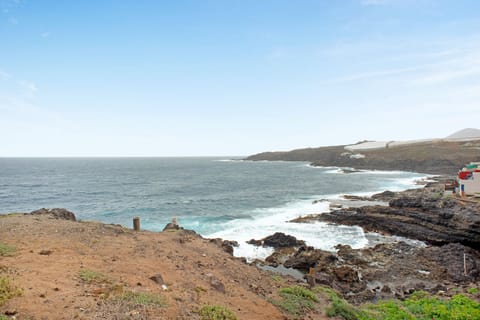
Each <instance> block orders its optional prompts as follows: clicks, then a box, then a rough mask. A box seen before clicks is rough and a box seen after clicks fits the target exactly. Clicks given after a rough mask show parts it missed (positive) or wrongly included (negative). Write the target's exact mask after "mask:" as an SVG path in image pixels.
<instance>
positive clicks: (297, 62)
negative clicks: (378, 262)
mask: <svg viewBox="0 0 480 320" xmlns="http://www.w3.org/2000/svg"><path fill="white" fill-rule="evenodd" d="M0 5H1V7H0V10H1V12H0V156H205V155H248V154H253V153H257V152H261V151H267V150H289V149H293V148H300V147H315V146H322V145H334V144H349V143H354V142H356V141H359V140H364V139H372V140H406V139H420V138H433V137H443V136H446V135H448V134H450V133H452V132H454V131H456V130H459V129H462V128H465V127H474V128H478V127H480V125H479V122H480V116H479V113H478V112H479V111H478V110H480V103H479V101H480V1H476V0H471V1H468V0H460V1H453V0H452V1H441V0H345V1H320V0H317V1H315V0H298V1H283V0H271V1H269V0H251V1H249V0H242V1H234V0H224V1H206V0H205V1H201V0H192V1H181V0H179V1H129V0H125V1H103V0H99V1H29V0H0Z"/></svg>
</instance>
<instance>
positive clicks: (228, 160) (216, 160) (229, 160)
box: [212, 159, 246, 162]
mask: <svg viewBox="0 0 480 320" xmlns="http://www.w3.org/2000/svg"><path fill="white" fill-rule="evenodd" d="M212 161H213V162H245V161H246V160H243V159H215V160H212Z"/></svg>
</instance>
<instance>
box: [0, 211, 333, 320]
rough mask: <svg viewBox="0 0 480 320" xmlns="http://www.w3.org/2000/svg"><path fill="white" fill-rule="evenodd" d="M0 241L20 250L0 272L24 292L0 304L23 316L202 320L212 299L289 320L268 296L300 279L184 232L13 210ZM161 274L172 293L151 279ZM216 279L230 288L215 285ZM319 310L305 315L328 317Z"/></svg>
mask: <svg viewBox="0 0 480 320" xmlns="http://www.w3.org/2000/svg"><path fill="white" fill-rule="evenodd" d="M0 242H2V243H6V244H9V245H12V246H15V247H16V249H17V250H16V253H15V255H14V256H12V257H2V256H0V275H7V276H8V277H10V278H11V279H13V282H14V284H15V285H16V286H18V287H20V288H22V289H23V295H22V296H20V297H16V298H13V299H10V300H9V301H8V302H7V303H6V304H5V305H4V306H0V314H4V313H5V312H10V313H14V314H15V317H16V319H200V317H199V315H198V310H199V309H200V308H201V307H202V306H203V305H205V304H210V305H221V306H225V307H227V308H229V309H230V310H231V311H233V312H234V313H235V314H236V315H237V317H238V318H239V319H249V320H255V319H285V318H286V316H285V315H284V314H282V312H281V311H279V309H277V308H276V307H275V306H274V305H272V304H270V303H269V302H268V299H272V298H273V299H275V298H278V297H277V290H278V289H279V288H280V287H283V286H287V285H291V284H293V283H294V280H293V279H288V278H282V279H280V280H279V278H278V277H272V274H271V273H267V272H264V271H261V270H259V269H257V268H256V267H255V266H251V265H248V264H245V263H243V262H242V261H241V260H240V259H238V258H234V257H232V256H230V255H229V254H228V253H226V252H224V251H223V250H222V249H221V248H220V247H219V246H217V245H215V244H214V243H211V242H209V240H207V239H202V238H199V237H196V236H195V235H192V234H189V233H185V232H183V231H168V232H167V231H166V232H162V233H154V232H147V231H141V232H134V231H131V230H128V229H125V228H122V227H120V226H114V225H105V224H101V223H95V222H74V221H67V220H57V219H54V218H53V217H52V216H49V215H39V216H31V215H26V216H24V215H9V216H0ZM42 250H50V251H51V253H50V254H45V253H48V252H43V253H44V254H40V252H41V251H42ZM82 270H92V271H96V272H99V273H101V274H103V275H105V276H107V277H108V278H109V279H110V281H106V282H92V283H87V282H85V281H83V280H82V279H81V278H80V272H81V271H82ZM156 274H161V275H162V277H163V279H164V281H165V283H166V285H167V286H168V289H167V290H163V289H162V288H161V286H160V285H158V284H157V283H155V282H154V281H152V280H150V279H149V278H150V277H151V276H153V275H156ZM212 277H213V278H215V279H217V280H218V281H220V282H221V283H222V284H223V285H224V287H225V292H221V291H219V290H217V289H215V288H214V287H213V286H212V283H211V282H212V281H211V279H212ZM125 292H148V293H153V294H157V295H160V296H162V297H164V298H165V301H166V304H167V306H162V307H160V306H145V305H141V304H140V305H139V304H137V305H131V304H127V303H125V302H124V301H123V300H119V299H118V298H116V297H120V296H121V294H122V293H125ZM319 313H320V314H311V315H309V316H308V317H305V318H307V319H324V316H323V315H322V314H321V313H323V312H319Z"/></svg>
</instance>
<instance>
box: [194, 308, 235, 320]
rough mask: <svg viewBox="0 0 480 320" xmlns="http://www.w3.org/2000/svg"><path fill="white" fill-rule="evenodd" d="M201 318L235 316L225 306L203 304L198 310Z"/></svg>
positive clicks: (217, 319)
mask: <svg viewBox="0 0 480 320" xmlns="http://www.w3.org/2000/svg"><path fill="white" fill-rule="evenodd" d="M198 314H199V315H200V318H201V319H202V320H237V319H238V318H237V316H236V315H235V314H234V313H233V312H232V311H230V309H228V308H227V307H223V306H211V305H204V306H203V307H202V308H201V309H200V311H199V312H198Z"/></svg>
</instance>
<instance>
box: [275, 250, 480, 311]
mask: <svg viewBox="0 0 480 320" xmlns="http://www.w3.org/2000/svg"><path fill="white" fill-rule="evenodd" d="M337 250H338V251H337V252H336V253H334V252H328V251H323V250H319V249H314V248H312V247H306V246H302V247H300V248H299V249H298V250H296V251H294V252H293V253H291V254H288V253H286V254H285V251H284V255H283V256H281V255H280V254H279V253H278V252H276V253H275V254H274V255H272V256H270V257H269V258H267V260H266V261H267V262H269V261H271V259H272V258H271V257H275V259H276V261H282V260H283V261H285V262H284V263H283V265H284V266H285V267H292V268H296V269H299V270H301V271H304V272H305V273H307V272H308V271H310V268H313V271H314V273H313V277H314V278H315V282H316V284H321V285H326V286H330V287H332V288H334V289H335V290H337V291H339V292H340V293H342V294H343V295H344V297H345V298H347V299H348V300H349V301H351V302H354V303H362V302H366V301H372V300H375V299H379V298H404V297H405V296H407V295H409V294H410V293H412V292H413V291H415V290H425V291H429V292H431V293H435V294H436V293H438V292H439V291H445V290H446V287H457V286H459V285H468V284H469V283H472V282H477V281H479V280H480V254H479V252H478V251H476V250H473V249H471V248H469V247H465V246H463V245H461V244H447V245H444V246H441V247H437V246H429V247H416V246H412V245H409V244H406V243H403V242H400V243H390V244H379V245H377V246H375V247H373V248H365V249H352V248H351V247H350V246H346V245H339V246H337ZM464 254H465V265H464ZM273 265H275V264H273Z"/></svg>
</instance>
